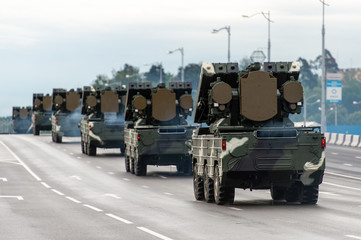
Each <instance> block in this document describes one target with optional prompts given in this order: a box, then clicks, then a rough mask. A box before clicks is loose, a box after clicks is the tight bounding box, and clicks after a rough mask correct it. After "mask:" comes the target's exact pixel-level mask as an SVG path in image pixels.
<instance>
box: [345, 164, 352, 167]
mask: <svg viewBox="0 0 361 240" xmlns="http://www.w3.org/2000/svg"><path fill="white" fill-rule="evenodd" d="M343 165H344V166H346V167H352V164H349V163H344V164H343Z"/></svg>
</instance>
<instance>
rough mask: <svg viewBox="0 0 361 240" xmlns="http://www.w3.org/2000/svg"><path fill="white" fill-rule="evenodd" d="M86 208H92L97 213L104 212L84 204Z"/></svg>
mask: <svg viewBox="0 0 361 240" xmlns="http://www.w3.org/2000/svg"><path fill="white" fill-rule="evenodd" d="M83 206H84V207H87V208H90V209H92V210H94V211H96V212H103V210H101V209H99V208H96V207H94V206H91V205H88V204H83Z"/></svg>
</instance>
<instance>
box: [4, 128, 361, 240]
mask: <svg viewBox="0 0 361 240" xmlns="http://www.w3.org/2000/svg"><path fill="white" fill-rule="evenodd" d="M119 153H120V151H119V149H104V150H103V149H98V154H97V156H95V157H88V156H86V155H84V154H82V153H81V149H80V138H63V143H61V144H57V143H53V142H52V141H51V136H50V135H41V136H33V135H0V239H36V240H42V239H46V240H48V239H164V240H167V239H174V240H176V239H206V240H211V239H217V240H219V239H361V149H360V150H359V149H356V148H351V147H338V146H331V145H329V146H327V150H326V156H327V157H326V164H327V166H326V168H327V170H326V174H325V177H324V182H323V184H322V185H321V186H320V196H319V201H318V204H317V205H314V206H308V205H300V204H287V203H285V202H276V201H272V200H271V196H270V193H269V191H263V190H262V191H261V190H255V191H252V192H251V191H249V190H241V189H237V190H236V198H235V203H234V204H233V205H228V206H217V205H216V204H214V203H213V204H210V203H205V202H200V201H196V200H195V199H194V196H193V185H192V177H191V176H183V175H181V174H178V173H177V172H176V168H175V167H173V166H167V167H153V166H151V167H149V166H148V174H147V176H144V177H136V176H134V175H132V174H130V173H126V172H125V168H124V158H123V157H120V154H119Z"/></svg>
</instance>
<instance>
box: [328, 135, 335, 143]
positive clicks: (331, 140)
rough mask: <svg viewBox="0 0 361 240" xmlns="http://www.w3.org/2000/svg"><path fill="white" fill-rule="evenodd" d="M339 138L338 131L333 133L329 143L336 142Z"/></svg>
mask: <svg viewBox="0 0 361 240" xmlns="http://www.w3.org/2000/svg"><path fill="white" fill-rule="evenodd" d="M336 140H337V133H331V137H330V141H328V144H335V143H336Z"/></svg>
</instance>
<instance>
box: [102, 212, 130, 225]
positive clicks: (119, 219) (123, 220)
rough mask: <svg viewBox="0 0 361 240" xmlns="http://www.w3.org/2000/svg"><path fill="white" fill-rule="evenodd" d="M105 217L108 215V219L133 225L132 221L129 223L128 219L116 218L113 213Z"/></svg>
mask: <svg viewBox="0 0 361 240" xmlns="http://www.w3.org/2000/svg"><path fill="white" fill-rule="evenodd" d="M105 215H107V216H108V217H111V218H114V219H115V220H118V221H120V222H123V223H125V224H133V223H132V222H131V221H128V220H127V219H124V218H121V217H118V216H115V215H113V214H111V213H108V214H105Z"/></svg>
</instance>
